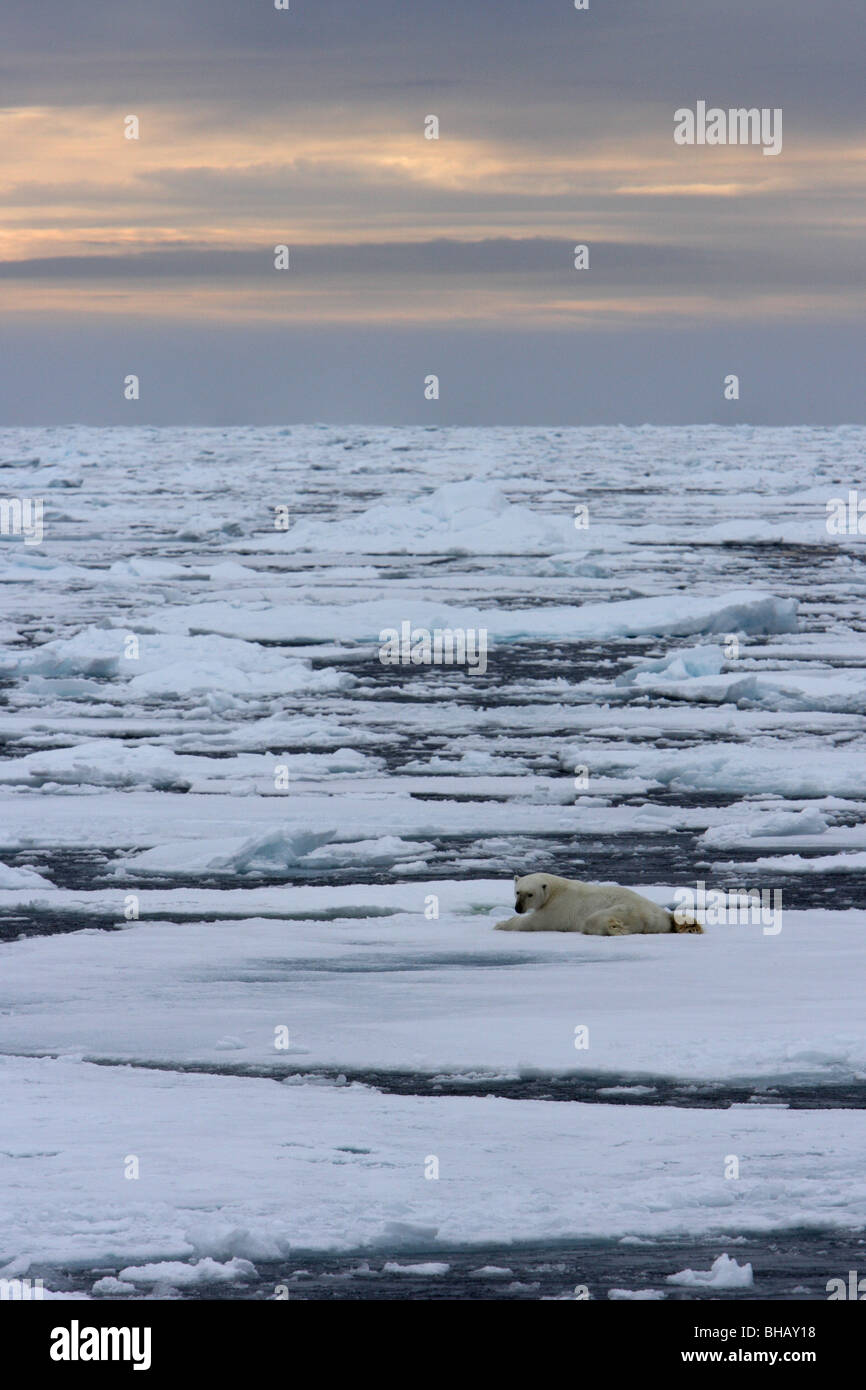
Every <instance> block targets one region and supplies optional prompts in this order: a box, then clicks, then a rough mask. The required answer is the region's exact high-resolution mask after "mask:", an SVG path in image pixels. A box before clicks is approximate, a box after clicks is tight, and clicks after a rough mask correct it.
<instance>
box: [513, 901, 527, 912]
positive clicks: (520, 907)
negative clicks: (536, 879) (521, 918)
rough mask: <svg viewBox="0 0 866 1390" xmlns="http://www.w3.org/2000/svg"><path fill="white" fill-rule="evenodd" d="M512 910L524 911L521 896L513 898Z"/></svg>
mask: <svg viewBox="0 0 866 1390" xmlns="http://www.w3.org/2000/svg"><path fill="white" fill-rule="evenodd" d="M514 910H515V912H525V911H526V907H525V905H524V902H523V899H522V898H515V899H514Z"/></svg>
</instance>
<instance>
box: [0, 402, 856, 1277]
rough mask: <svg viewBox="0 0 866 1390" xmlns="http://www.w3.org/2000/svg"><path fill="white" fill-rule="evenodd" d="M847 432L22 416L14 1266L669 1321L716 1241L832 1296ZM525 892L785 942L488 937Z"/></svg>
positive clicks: (852, 561) (11, 840)
mask: <svg viewBox="0 0 866 1390" xmlns="http://www.w3.org/2000/svg"><path fill="white" fill-rule="evenodd" d="M864 444H866V431H864V430H863V429H860V428H854V427H850V428H839V429H805V428H804V429H779V430H769V429H761V430H757V429H756V430H753V429H749V428H746V427H738V428H734V429H720V428H715V427H700V428H693V429H657V428H645V429H587V430H541V429H522V430H515V429H508V430H495V429H486V430H442V429H434V430H425V429H417V428H416V429H379V430H369V429H367V430H363V429H339V430H336V429H333V428H331V427H325V426H317V427H306V428H296V429H285V430H277V429H267V430H265V429H231V430H204V429H202V430H191V429H183V430H156V429H154V430H149V429H129V430H126V429H123V430H121V429H111V430H95V429H88V428H84V427H77V428H74V429H65V430H64V429H45V430H38V429H37V430H21V429H18V430H5V431H0V493H2V495H4V496H6V497H42V498H44V503H45V519H44V525H45V536H44V540H43V541H42V543H41V544H39V545H27V544H25V543H24V541H23V539H22V538H21V537H20V536H14V535H9V536H4V537H2V540H0V594H2V600H3V602H2V619H0V637H2V651H0V693H2V703H0V808H2V814H0V943H2V944H0V956H2V966H3V968H2V971H0V1078H2V1079H0V1085H2V1089H3V1100H4V1103H3V1127H2V1136H0V1179H2V1189H0V1190H2V1197H0V1209H2V1211H0V1273H2V1272H4V1271H5V1272H7V1273H10V1272H11V1273H14V1274H22V1275H23V1274H25V1273H26V1272H27V1271H29V1272H30V1274H31V1275H35V1274H38V1273H40V1271H41V1272H43V1273H44V1274H45V1275H46V1278H47V1279H48V1280H49V1281H50V1280H51V1279H53V1280H54V1284H53V1285H51V1284H50V1282H49V1287H54V1288H56V1290H58V1291H59V1292H60V1293H61V1294H63V1293H64V1291H66V1292H68V1293H72V1292H77V1293H79V1294H80V1293H81V1292H84V1293H86V1294H88V1295H90V1294H91V1293H92V1294H93V1296H97V1297H99V1296H103V1297H105V1296H109V1297H111V1296H116V1297H121V1296H131V1297H152V1296H157V1297H165V1296H171V1294H172V1290H178V1291H179V1292H180V1294H181V1296H184V1297H226V1296H229V1297H251V1296H252V1297H266V1296H272V1291H271V1293H269V1290H271V1288H272V1285H273V1284H275V1283H278V1282H279V1281H280V1280H288V1281H289V1283H290V1284H292V1289H293V1291H292V1293H291V1296H292V1297H296V1296H301V1297H305V1296H306V1297H309V1296H319V1297H337V1296H339V1297H344V1296H345V1297H411V1298H423V1297H454V1296H458V1297H461V1298H471V1297H478V1298H489V1297H500V1296H502V1297H505V1296H510V1297H529V1298H533V1297H536V1298H538V1297H567V1296H570V1295H569V1293H568V1288H569V1287H570V1285H574V1284H578V1283H588V1284H590V1285H593V1280H595V1282H596V1284H597V1286H598V1289H599V1290H600V1293H598V1294H596V1293H595V1292H594V1293H593V1296H608V1295H609V1294H610V1291H611V1290H613V1293H612V1294H610V1296H614V1297H620V1296H625V1295H626V1294H629V1293H635V1294H641V1292H643V1294H644V1295H646V1296H650V1294H649V1293H647V1290H648V1289H649V1290H650V1291H651V1293H652V1296H658V1295H659V1294H663V1295H664V1296H665V1297H668V1298H670V1297H679V1298H681V1297H707V1296H710V1295H709V1293H708V1292H707V1290H706V1289H705V1288H704V1289H702V1288H701V1287H700V1284H701V1281H700V1280H697V1281H696V1282H693V1284H692V1285H689V1284H688V1283H686V1284H684V1285H672V1284H670V1283H669V1282H668V1276H669V1275H671V1274H677V1273H678V1272H682V1271H684V1270H687V1269H692V1270H696V1271H702V1270H703V1271H708V1270H710V1269H711V1268H712V1267H713V1266H714V1265H715V1263H716V1261H718V1260H719V1259H720V1257H721V1256H722V1255H725V1254H727V1255H728V1256H730V1257H732V1258H735V1259H737V1260H739V1261H740V1263H741V1264H742V1263H744V1262H745V1261H746V1260H748V1261H749V1262H751V1263H752V1264H753V1266H754V1269H755V1282H754V1285H753V1286H749V1287H746V1286H745V1285H744V1286H743V1287H741V1288H731V1289H729V1290H726V1291H724V1296H726V1297H744V1298H745V1297H748V1298H760V1297H770V1298H779V1297H784V1298H788V1297H791V1298H799V1297H807V1296H811V1297H823V1296H824V1293H823V1290H824V1286H825V1283H826V1280H827V1279H829V1278H832V1277H838V1276H839V1275H840V1274H841V1275H845V1274H846V1272H847V1270H848V1268H849V1267H851V1268H853V1267H855V1265H856V1257H857V1253H858V1242H859V1241H860V1240H861V1237H862V1232H863V1224H864V1219H866V1210H864V1205H863V1193H862V1183H860V1182H859V1179H858V1173H859V1167H860V1158H859V1155H860V1154H862V1146H863V1138H864V1133H863V1131H864V1123H866V1117H864V1107H866V1025H864V1021H863V1010H862V999H863V988H864V978H866V937H864V928H866V878H864V867H866V757H864V751H866V671H864V637H863V630H864V625H866V622H864V609H863V594H864V586H866V568H864V559H866V548H864V538H863V537H860V536H858V535H846V536H831V535H829V534H828V533H827V530H826V526H825V517H826V504H827V502H828V500H830V499H831V498H834V497H847V494H848V491H849V488H856V487H857V486H858V485H859V483H860V482H861V476H862V459H863V454H864ZM584 506H585V507H588V509H589V525H588V527H586V528H585V529H584V528H578V527H576V526H575V524H574V522H575V508H581V507H584ZM281 508H287V509H288V513H287V514H288V523H289V529H288V530H283V529H279V528H278V527H277V526H275V519H276V520H279V521H282V518H283V517H284V516H285V513H284V512H281V511H280V510H279V509H281ZM578 519H580V516H579V515H578ZM403 622H409V623H411V624H412V625H413V626H414V627H418V626H423V627H427V628H431V629H433V628H436V627H445V626H450V627H452V628H456V627H464V628H476V629H477V628H484V629H486V631H487V632H488V634H489V641H490V650H489V654H488V659H487V670H486V672H485V673H484V674H483V675H482V674H475V675H470V674H468V673H467V672H466V670H465V669H463V668H460V667H456V666H432V667H430V666H408V667H407V666H387V665H383V664H382V663H381V662H380V660H379V654H378V653H379V634H380V632H381V631H382V630H383V629H385V628H397V629H399V628H400V627H401V624H402V623H403ZM576 775H577V782H575V777H576ZM542 868H543V869H547V870H548V871H550V872H555V873H561V874H566V875H569V876H573V877H581V878H586V879H595V880H617V881H619V882H621V883H626V884H630V885H633V886H635V887H637V888H639V889H640V890H641V891H643V892H645V893H646V894H647V895H648V896H650V897H653V898H655V899H656V900H657V901H659V902H663V903H668V904H672V903H673V902H674V900H675V899H674V895H675V893H676V892H677V891H678V890H681V889H683V888H694V887H695V886H696V885H697V883H698V882H702V883H704V884H705V885H706V887H707V889H708V890H719V889H721V890H731V889H743V888H749V889H758V890H766V891H768V892H769V893H770V894H771V895H772V894H773V893H775V892H777V891H779V892H781V895H782V903H783V915H782V919H781V930H779V931H778V932H775V931H774V932H772V933H767V932H766V931H765V930H764V929H763V927H762V926H761V925H760V924H759V923H752V922H747V923H740V924H737V925H734V924H728V925H724V924H719V923H715V924H710V925H708V926H707V931H706V934H705V935H704V936H703V937H688V936H687V937H670V938H666V937H655V938H654V937H646V938H626V939H622V938H604V939H597V938H584V937H569V936H557V935H551V936H549V935H546V934H543V935H537V934H533V935H522V934H497V933H494V932H493V930H492V928H493V926H494V924H495V922H496V921H497V920H500V919H501V918H503V917H505V916H508V915H510V911H511V902H510V898H511V894H510V880H511V877H512V875H513V874H514V873H523V872H530V871H532V870H534V869H542ZM136 913H137V914H138V916H137V917H136ZM437 913H438V915H436V914H437ZM576 1030H577V1031H576ZM582 1030H586V1031H585V1032H583V1031H582ZM578 1034H579V1035H580V1038H581V1039H582V1041H583V1042H587V1043H588V1046H585V1047H584V1046H581V1045H578V1046H576V1045H575V1044H576V1042H577V1041H578ZM732 1158H733V1159H736V1160H737V1163H736V1165H732V1164H731V1162H730V1160H731V1159H732ZM132 1159H134V1160H135V1163H132V1162H131V1160H132ZM733 1166H736V1167H737V1168H738V1171H739V1176H737V1177H732V1176H730V1173H731V1169H732V1167H733ZM437 1171H438V1176H436V1172H437ZM134 1172H137V1176H135V1175H134ZM129 1173H132V1174H133V1175H132V1176H127V1174H129ZM726 1174H727V1175H726ZM622 1241H625V1242H626V1245H625V1246H622V1245H621V1244H620V1242H622ZM630 1241H632V1242H640V1241H650V1242H652V1247H651V1248H652V1250H653V1251H654V1252H655V1253H654V1255H653V1257H652V1258H651V1259H649V1258H648V1259H646V1260H644V1261H643V1262H642V1263H641V1261H640V1260H631V1262H626V1263H623V1257H622V1255H621V1254H620V1253H618V1252H620V1251H622V1250H623V1249H625V1250H626V1251H628V1250H629V1249H630V1248H631V1247H629V1245H628V1242H630ZM743 1242H745V1243H746V1244H743ZM741 1246H742V1249H746V1248H748V1254H747V1255H746V1254H743V1253H741ZM633 1248H634V1250H641V1249H643V1247H641V1246H639V1245H634V1247H633ZM648 1248H649V1247H648ZM556 1250H559V1252H560V1253H559V1256H556V1255H555V1251H556ZM509 1251H511V1252H512V1254H511V1255H509ZM563 1251H565V1252H566V1253H565V1254H563ZM295 1252H301V1255H298V1254H296V1253H295ZM659 1252H660V1253H659ZM301 1256H302V1258H301ZM656 1256H657V1258H656ZM304 1261H306V1264H305V1263H304ZM557 1261H558V1263H557ZM846 1261H847V1263H846ZM852 1262H853V1263H852ZM837 1264H838V1265H839V1268H836V1265H837ZM365 1265H366V1269H365ZM843 1265H844V1267H843ZM444 1266H447V1271H445V1270H444V1268H443V1267H444ZM560 1266H561V1267H560ZM720 1267H721V1266H720ZM305 1268H307V1269H308V1273H307V1274H306V1275H305V1274H302V1273H299V1271H302V1270H303V1269H305ZM725 1268H728V1266H727V1265H726V1266H725ZM478 1270H480V1271H485V1270H486V1271H488V1272H487V1273H483V1272H482V1273H477V1274H476V1273H475V1271H478ZM490 1270H494V1271H502V1270H510V1271H511V1275H513V1277H511V1276H510V1275H509V1274H504V1273H501V1272H496V1273H490V1272H489V1271H490ZM130 1271H132V1273H130ZM142 1271H143V1272H142ZM100 1281H102V1282H100ZM329 1281H330V1283H329ZM434 1285H435V1287H436V1289H437V1290H438V1292H435V1293H433V1292H425V1290H428V1289H431V1288H432V1287H433V1286H434ZM94 1286H96V1288H95V1290H94ZM329 1289H336V1290H337V1292H329ZM401 1289H402V1290H403V1292H402V1293H401V1292H400V1291H401ZM304 1290H306V1292H304ZM341 1290H342V1292H341ZM476 1290H477V1292H476ZM499 1290H501V1292H497V1291H499ZM804 1290H805V1292H804ZM449 1291H450V1292H449Z"/></svg>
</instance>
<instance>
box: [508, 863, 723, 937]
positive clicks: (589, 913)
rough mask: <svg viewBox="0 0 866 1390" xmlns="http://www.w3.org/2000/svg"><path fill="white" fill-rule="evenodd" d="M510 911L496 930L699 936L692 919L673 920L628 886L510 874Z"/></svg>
mask: <svg viewBox="0 0 866 1390" xmlns="http://www.w3.org/2000/svg"><path fill="white" fill-rule="evenodd" d="M514 907H515V910H516V911H517V912H518V913H519V914H520V916H518V917H509V918H508V921H507V922H497V924H496V928H495V929H496V931H573V932H583V933H584V934H585V935H587V936H631V935H633V934H635V933H645V932H703V927H701V926H700V925H699V924H698V923H697V922H696V921H694V919H689V920H687V921H685V922H682V923H680V922H677V921H676V920H675V919H674V916H673V913H671V912H668V910H667V908H664V907H658V906H657V905H656V904H655V903H651V902H650V900H649V898H642V897H641V895H640V893H633V892H632V890H631V889H630V888H620V887H619V885H618V884H616V883H581V882H580V880H579V879H576V878H557V877H556V875H555V874H526V875H525V876H524V877H523V878H517V877H516V876H515V879H514ZM526 914H529V915H528V916H527V915H526Z"/></svg>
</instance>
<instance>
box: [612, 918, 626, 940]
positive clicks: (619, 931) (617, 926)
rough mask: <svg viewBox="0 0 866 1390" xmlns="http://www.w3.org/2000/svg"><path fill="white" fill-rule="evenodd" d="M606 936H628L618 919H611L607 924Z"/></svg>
mask: <svg viewBox="0 0 866 1390" xmlns="http://www.w3.org/2000/svg"><path fill="white" fill-rule="evenodd" d="M607 934H608V936H628V935H629V930H628V927H624V926H623V924H622V922H621V921H620V920H619V918H618V917H611V918H610V920H609V922H608V924H607Z"/></svg>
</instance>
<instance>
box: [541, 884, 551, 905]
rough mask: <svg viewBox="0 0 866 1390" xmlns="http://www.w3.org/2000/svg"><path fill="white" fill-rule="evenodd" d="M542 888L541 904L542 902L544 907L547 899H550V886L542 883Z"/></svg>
mask: <svg viewBox="0 0 866 1390" xmlns="http://www.w3.org/2000/svg"><path fill="white" fill-rule="evenodd" d="M540 888H541V902H542V906H543V905H544V903H546V902H547V897H548V894H549V893H550V884H549V883H547V882H544V883H542V884H541V885H540Z"/></svg>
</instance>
